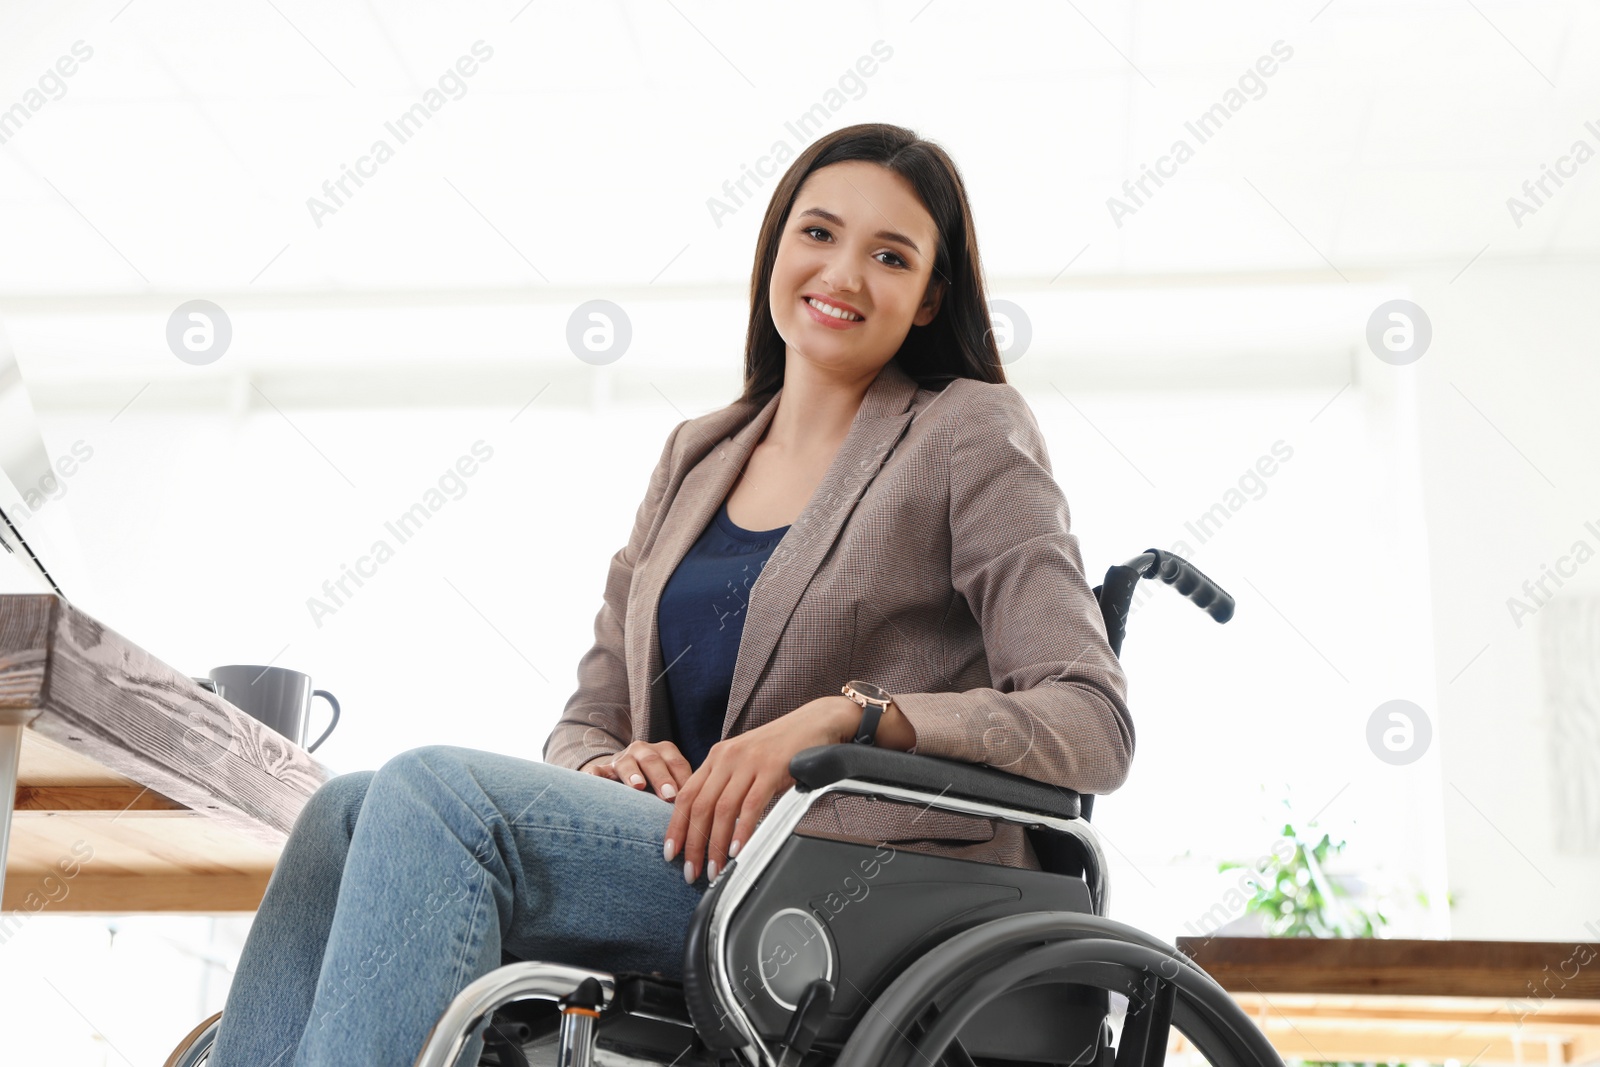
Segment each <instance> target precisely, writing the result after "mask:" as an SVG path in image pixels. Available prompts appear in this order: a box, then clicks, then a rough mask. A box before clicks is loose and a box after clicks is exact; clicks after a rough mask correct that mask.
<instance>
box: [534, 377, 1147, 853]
mask: <svg viewBox="0 0 1600 1067" xmlns="http://www.w3.org/2000/svg"><path fill="white" fill-rule="evenodd" d="M781 395H782V393H781V391H780V392H779V393H778V394H776V395H774V396H772V397H771V398H770V399H768V400H767V401H766V402H765V403H759V402H752V401H736V402H734V403H733V404H730V405H728V406H727V407H724V408H722V409H720V410H718V411H714V412H711V413H710V414H707V415H701V416H700V417H698V418H694V419H688V420H685V421H684V422H682V423H680V424H679V425H678V426H677V427H676V428H675V429H674V430H673V431H672V433H671V434H670V435H669V436H668V438H667V443H666V447H665V448H664V449H662V452H661V459H660V462H659V463H658V464H657V465H656V469H655V472H654V474H652V475H651V478H650V488H649V491H648V492H647V493H646V495H645V499H644V503H643V504H641V505H640V507H639V511H638V515H637V517H636V518H635V520H634V525H633V533H632V535H631V536H630V537H629V538H628V543H627V544H626V545H625V546H623V548H622V549H621V550H620V551H618V552H617V554H616V555H614V556H613V557H612V558H611V565H610V571H609V573H608V575H607V578H606V587H605V597H604V602H603V604H602V605H601V608H600V612H599V614H598V615H597V616H596V617H595V622H594V634H595V643H594V647H593V648H591V649H590V650H589V651H588V652H587V653H585V655H584V656H583V658H582V659H581V660H580V661H579V664H578V689H577V692H575V693H574V694H573V695H572V697H571V699H570V700H568V701H567V705H566V708H565V710H564V711H563V713H562V715H561V719H560V721H559V722H557V723H556V725H555V728H554V729H553V730H552V731H551V733H550V737H549V739H548V740H547V741H546V743H545V748H544V758H545V760H546V761H547V762H549V763H553V764H556V765H559V766H562V767H569V768H573V769H577V768H580V767H582V766H583V765H584V764H585V763H587V762H589V761H591V760H594V759H598V758H601V757H605V756H611V755H613V754H615V753H616V752H618V751H620V750H621V749H622V748H624V747H625V746H626V745H627V744H628V743H630V742H631V741H632V740H633V739H634V738H640V739H643V740H646V741H662V740H668V739H670V737H671V725H670V721H669V712H668V696H667V686H666V678H665V676H664V674H663V670H664V664H663V662H662V653H661V643H660V640H659V637H658V634H657V629H656V609H657V605H658V603H659V601H660V598H661V592H662V589H663V587H664V586H665V585H666V584H667V579H668V578H670V577H671V575H672V572H673V570H674V569H675V568H676V567H677V566H678V563H679V562H680V561H681V560H682V559H683V558H684V556H685V555H686V554H687V553H688V551H689V549H690V548H691V547H692V546H693V544H694V542H695V541H696V540H697V539H698V538H699V537H700V535H701V533H703V532H704V530H705V528H706V525H707V524H708V523H709V522H710V521H711V519H712V517H713V516H714V514H715V513H716V511H717V509H718V507H720V506H721V505H722V503H723V502H724V500H726V498H727V496H728V493H729V491H730V490H731V488H732V487H733V483H734V480H735V478H736V477H737V476H738V474H739V472H740V471H741V470H743V468H744V465H745V461H746V459H748V458H749V456H750V453H751V452H752V450H753V449H754V447H755V443H756V442H757V441H758V440H759V439H760V437H761V435H762V433H763V432H764V431H765V430H766V428H767V425H768V423H769V422H770V421H771V419H772V416H773V413H774V412H775V411H776V410H777V407H778V398H779V397H780V396H781ZM1069 521H1070V520H1069V516H1068V511H1067V501H1066V498H1065V497H1064V496H1063V495H1062V492H1061V489H1060V487H1059V486H1057V485H1056V482H1055V480H1054V478H1053V476H1052V473H1051V468H1050V460H1049V457H1048V456H1047V455H1046V453H1045V443H1044V438H1043V436H1042V435H1041V434H1040V432H1039V426H1038V423H1037V422H1036V421H1035V419H1034V417H1033V413H1032V411H1031V410H1030V409H1029V407H1028V405H1027V403H1026V401H1024V399H1023V397H1022V394H1020V393H1019V392H1017V390H1016V389H1015V388H1014V387H1013V386H1011V385H1009V384H994V383H989V382H980V381H977V380H974V379H969V378H958V379H956V380H954V381H952V382H950V383H949V384H948V385H947V386H946V387H945V388H944V389H943V390H942V391H935V390H932V389H925V388H920V387H918V385H917V383H916V381H915V380H913V379H912V378H911V377H910V376H909V375H907V374H906V373H905V371H904V370H902V369H901V367H900V365H899V364H898V362H896V361H895V360H890V361H889V362H888V363H887V364H885V365H884V367H883V369H882V370H881V371H880V372H879V374H878V376H877V377H876V378H875V379H874V380H873V382H872V384H871V385H870V386H869V387H868V389H867V391H866V394H865V395H864V396H863V398H862V401H861V406H860V408H859V409H858V410H857V412H856V415H855V419H854V421H853V422H852V423H851V425H850V432H849V434H848V435H847V436H846V437H845V440H844V443H843V444H842V445H841V446H840V447H839V451H838V453H837V454H836V455H835V456H834V458H833V462H832V464H831V465H830V466H829V468H828V471H827V473H826V475H824V477H823V479H822V483H821V485H820V486H819V487H818V488H817V490H816V493H815V495H813V496H812V498H811V500H810V501H809V502H808V503H807V504H806V507H805V510H804V511H802V512H801V513H800V517H799V518H798V519H796V520H795V522H794V523H793V525H792V526H791V527H790V528H789V531H788V532H787V533H786V534H785V535H784V537H783V539H782V540H781V541H780V542H779V543H778V545H777V546H776V548H774V550H773V552H772V555H771V557H770V558H769V559H768V561H767V563H766V566H765V567H764V569H763V570H762V571H761V572H760V575H759V577H758V578H757V580H756V582H755V583H754V584H753V585H752V586H751V587H750V589H749V592H748V598H749V599H748V601H747V602H746V606H745V621H744V634H743V637H742V639H741V643H740V645H739V652H738V658H737V663H736V666H735V668H734V672H733V683H732V691H731V692H730V693H729V695H728V708H727V712H726V715H725V717H724V719H723V725H722V737H724V738H726V737H728V736H730V735H733V734H738V733H742V732H744V731H746V730H749V729H753V728H754V727H757V726H760V725H762V724H764V723H767V722H770V721H772V720H773V719H776V718H778V717H779V716H781V715H785V714H787V713H788V712H790V711H793V710H794V709H795V708H798V707H799V706H800V705H802V704H804V703H806V702H807V701H810V700H813V699H815V698H817V697H820V696H826V695H829V694H837V693H838V692H839V687H840V686H841V685H843V684H844V683H845V682H847V681H849V680H850V679H852V678H862V679H865V680H867V681H871V682H875V683H877V684H878V685H881V686H883V687H884V688H885V689H887V690H888V691H889V693H890V694H891V695H893V697H894V700H895V703H896V705H897V706H898V707H899V708H900V709H901V711H902V712H903V713H904V714H905V716H906V718H907V719H908V720H910V722H911V724H912V725H913V726H914V727H915V728H916V733H917V740H916V746H915V747H914V748H913V750H912V751H914V752H917V753H922V754H926V755H931V756H941V757H945V758H948V759H957V760H964V761H967V762H970V763H984V764H988V765H990V766H992V767H998V768H1000V769H1002V770H1005V771H1007V772H1009V773H1011V774H1018V775H1022V776H1024V777H1027V778H1032V779H1036V780H1038V781H1041V782H1048V783H1051V784H1054V785H1058V786H1065V787H1068V788H1072V789H1076V790H1079V791H1080V792H1085V793H1096V794H1099V793H1109V792H1111V791H1112V790H1114V789H1116V788H1117V787H1118V786H1120V785H1121V784H1122V783H1123V781H1124V780H1125V779H1126V778H1127V775H1128V765H1129V762H1130V761H1131V760H1132V758H1133V748H1134V734H1133V722H1132V720H1131V718H1130V717H1129V714H1128V707H1127V701H1126V680H1125V678H1124V676H1123V673H1122V669H1121V667H1120V665H1119V664H1118V662H1117V658H1116V656H1115V655H1114V654H1113V653H1112V651H1111V648H1110V645H1109V644H1108V643H1107V641H1106V633H1105V626H1104V623H1103V622H1102V620H1101V617H1100V610H1099V607H1098V606H1097V605H1096V603H1095V601H1094V597H1093V595H1092V594H1091V592H1090V588H1089V583H1088V582H1087V581H1086V579H1085V577H1084V571H1083V563H1082V560H1081V558H1080V555H1079V550H1078V541H1077V538H1076V537H1074V536H1073V534H1072V533H1071V532H1069ZM774 802H776V798H775V799H774ZM771 810H772V806H771V805H770V804H769V805H768V806H767V808H766V809H765V810H764V811H763V813H762V818H763V819H765V818H766V815H767V814H768V813H770V811H771ZM797 829H798V830H800V831H803V832H805V833H807V834H812V835H815V836H823V837H833V838H837V839H843V840H856V841H861V842H863V843H874V842H879V841H887V842H889V843H891V844H894V845H895V847H900V848H908V849H910V850H912V851H919V852H928V853H932V854H936V855H948V856H956V857H959V858H965V859H975V860H981V861H984V862H989V863H1000V864H1004V865H1007V866H1013V867H1030V868H1033V869H1038V867H1039V862H1038V859H1037V857H1036V856H1035V855H1034V852H1033V849H1032V848H1031V847H1030V846H1029V844H1028V841H1027V838H1026V836H1025V834H1024V829H1023V827H1022V826H1020V825H1015V824H1008V823H1004V822H999V821H997V820H993V819H980V818H976V817H973V816H967V815H962V814H958V813H955V812H943V811H937V810H934V809H923V808H922V807H921V806H917V805H908V804H905V803H902V802H898V801H879V800H877V799H876V798H872V797H865V796H844V797H840V798H838V799H836V801H835V802H834V803H833V804H826V802H824V803H819V805H818V806H817V807H816V808H814V809H813V810H812V811H811V812H809V813H808V814H807V815H806V817H805V819H804V820H803V821H802V822H801V823H800V824H799V826H798V828H797Z"/></svg>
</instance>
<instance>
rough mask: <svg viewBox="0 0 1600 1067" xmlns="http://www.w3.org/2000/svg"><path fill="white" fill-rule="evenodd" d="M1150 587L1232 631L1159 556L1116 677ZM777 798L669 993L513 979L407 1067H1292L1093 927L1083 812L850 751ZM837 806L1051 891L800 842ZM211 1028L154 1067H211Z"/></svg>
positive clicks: (1170, 559) (1084, 801) (1219, 608)
mask: <svg viewBox="0 0 1600 1067" xmlns="http://www.w3.org/2000/svg"><path fill="white" fill-rule="evenodd" d="M1141 578H1159V579H1161V580H1162V581H1163V582H1165V583H1167V584H1169V585H1172V586H1173V587H1174V588H1176V589H1177V590H1178V591H1179V592H1181V593H1183V594H1184V595H1185V596H1187V597H1188V598H1189V599H1191V600H1192V601H1194V603H1195V604H1196V605H1197V606H1199V607H1201V608H1203V609H1204V610H1206V611H1207V612H1208V613H1209V614H1210V615H1211V616H1212V618H1214V619H1215V620H1216V621H1218V622H1227V621H1228V619H1230V618H1231V617H1232V614H1233V600H1232V598H1231V597H1230V596H1229V595H1228V594H1227V593H1226V592H1224V591H1223V590H1222V589H1221V588H1219V587H1218V586H1217V585H1216V584H1215V583H1214V582H1212V581H1211V580H1210V579H1209V578H1207V577H1206V576H1205V575H1204V574H1202V573H1201V572H1200V571H1199V569H1198V568H1196V567H1194V566H1193V565H1192V564H1190V563H1189V562H1188V561H1186V560H1184V559H1182V558H1181V557H1178V556H1175V555H1173V554H1171V553H1168V552H1162V551H1159V550H1156V549H1150V550H1148V551H1146V552H1144V553H1142V554H1140V555H1139V556H1137V557H1135V558H1134V559H1132V560H1130V561H1129V562H1128V563H1126V564H1122V565H1120V566H1113V567H1111V568H1110V569H1109V570H1108V571H1107V572H1106V578H1105V581H1104V582H1103V583H1102V584H1101V585H1099V586H1096V587H1095V589H1094V594H1095V597H1096V600H1097V602H1098V604H1099V606H1100V610H1101V613H1102V616H1103V618H1104V620H1105V623H1106V633H1107V636H1108V638H1109V640H1110V644H1111V648H1112V651H1113V652H1114V653H1116V654H1117V655H1119V656H1120V655H1121V649H1122V639H1123V636H1124V633H1125V630H1126V623H1127V616H1128V612H1129V609H1130V607H1131V605H1132V600H1133V591H1134V587H1135V586H1136V584H1137V583H1138V581H1139V580H1140V579H1141ZM790 774H791V775H792V777H793V778H794V779H795V783H796V785H795V787H794V788H793V789H791V790H789V791H788V792H787V793H786V794H784V796H783V797H781V798H780V799H779V801H778V803H777V804H776V805H774V807H773V809H772V811H771V812H770V813H769V814H768V816H767V818H766V820H765V821H764V822H763V823H762V825H760V826H758V827H757V828H756V831H755V833H754V834H752V835H751V837H750V840H749V841H748V842H747V843H746V845H745V847H744V849H743V850H742V851H741V852H740V854H739V856H738V857H737V859H735V860H732V861H730V862H729V863H728V865H727V868H726V869H725V870H724V871H723V872H722V874H721V876H720V877H719V878H718V879H717V881H716V883H715V884H713V885H712V886H711V887H710V888H709V889H707V890H706V892H705V894H704V895H703V896H702V898H701V900H700V903H699V904H698V905H697V907H696V909H695V912H694V914H693V917H692V919H691V922H690V925H689V929H688V931H687V933H686V936H685V940H684V946H683V977H682V980H681V981H676V980H671V979H663V978H661V977H660V976H659V975H652V974H639V973H630V972H618V973H611V972H606V971H600V970H592V969H588V968H584V967H575V966H569V965H567V964H562V963H552V962H539V961H520V960H513V959H511V958H510V957H507V962H506V963H505V965H504V966H502V967H500V968H499V969H497V970H495V971H492V972H490V973H489V974H487V975H484V976H483V977H482V978H479V979H478V980H477V981H475V982H473V983H471V984H470V985H468V986H467V987H466V988H465V989H463V990H462V991H461V992H460V993H459V994H458V995H457V996H456V998H455V999H454V1000H453V1001H452V1002H451V1004H450V1005H449V1007H448V1008H447V1009H446V1010H445V1012H444V1014H443V1015H442V1016H441V1017H440V1019H439V1020H438V1021H437V1022H436V1023H435V1024H434V1027H433V1030H432V1031H431V1033H430V1034H429V1036H428V1039H427V1041H426V1042H425V1043H424V1046H423V1048H422V1050H421V1052H420V1054H419V1055H418V1057H417V1060H416V1067H455V1065H456V1064H457V1062H458V1061H459V1060H460V1058H461V1057H462V1055H463V1054H464V1051H465V1049H466V1047H467V1045H468V1043H469V1042H470V1041H471V1040H472V1038H473V1037H474V1036H475V1035H478V1036H481V1037H482V1038H483V1041H484V1044H483V1052H482V1054H481V1056H480V1058H479V1059H478V1061H477V1062H478V1064H479V1065H480V1067H490V1065H494V1067H529V1065H532V1064H555V1065H557V1067H591V1065H607V1064H616V1065H655V1067H725V1065H745V1067H880V1065H883V1067H913V1065H914V1067H979V1065H986V1067H987V1065H1001V1064H1005V1065H1013V1067H1030V1065H1032V1067H1045V1065H1050V1067H1066V1065H1072V1067H1159V1065H1161V1064H1162V1063H1164V1062H1165V1059H1166V1056H1167V1050H1168V1041H1169V1032H1170V1031H1171V1030H1172V1029H1176V1030H1177V1031H1178V1032H1179V1033H1181V1034H1182V1035H1183V1036H1184V1037H1185V1038H1187V1040H1188V1042H1189V1044H1190V1045H1192V1046H1193V1049H1194V1050H1195V1051H1196V1052H1198V1054H1199V1055H1200V1056H1202V1057H1203V1058H1204V1059H1205V1060H1207V1061H1208V1062H1209V1063H1210V1064H1211V1065H1212V1067H1283V1061H1282V1060H1281V1059H1280V1058H1279V1056H1278V1054H1277V1052H1276V1051H1275V1050H1274V1049H1273V1047H1272V1046H1271V1044H1270V1043H1268V1041H1267V1039H1266V1037H1265V1036H1264V1035H1263V1034H1262V1033H1261V1031H1260V1030H1259V1029H1257V1027H1256V1026H1255V1024H1254V1023H1253V1022H1252V1021H1251V1020H1250V1018H1249V1016H1248V1015H1246V1014H1245V1012H1244V1011H1243V1010H1242V1009H1241V1008H1240V1007H1239V1006H1238V1005H1237V1004H1235V1002H1234V1001H1233V1000H1232V998H1231V997H1229V996H1228V994H1227V993H1226V992H1225V991H1224V990H1223V989H1222V987H1221V986H1219V985H1217V983H1216V982H1215V981H1213V980H1212V979H1211V977H1210V976H1209V975H1207V974H1206V973H1205V971H1204V970H1202V969H1201V968H1200V967H1199V965H1197V964H1196V963H1194V962H1193V961H1192V960H1190V959H1189V957H1187V956H1185V955H1183V954H1182V953H1180V952H1178V951H1177V950H1176V949H1175V948H1174V947H1172V946H1171V945H1168V944H1166V943H1165V942H1163V941H1161V940H1159V939H1157V938H1155V937H1152V936H1151V935H1149V934H1145V933H1142V932H1141V931H1139V930H1136V929H1134V928H1133V927H1130V926H1127V925H1125V924H1123V923H1119V922H1116V921H1114V920H1112V919H1109V918H1107V917H1106V901H1107V882H1106V864H1105V858H1104V854H1103V852H1102V850H1101V847H1100V844H1099V842H1098V840H1097V839H1096V836H1095V834H1094V832H1093V830H1092V829H1091V828H1090V825H1089V816H1090V813H1091V811H1092V808H1093V801H1094V798H1093V797H1092V796H1089V795H1080V794H1078V793H1076V792H1074V791H1072V790H1068V789H1061V788H1057V787H1054V786H1051V785H1048V784H1046V783H1042V782H1038V781H1033V780H1031V779H1027V778H1023V777H1020V776H1017V775H1012V774H1008V773H1006V772H1004V771H1001V770H997V769H994V768H991V767H984V766H981V765H977V764H970V763H964V762H960V761H954V760H946V759H940V758H937V757H932V756H919V755H911V754H908V753H904V752H896V751H892V750H888V749H879V748H873V747H869V746H862V745H824V746H819V747H816V748H810V749H807V750H805V751H803V752H801V753H799V754H798V755H796V756H795V757H794V759H793V760H792V761H791V763H790ZM830 792H846V793H860V794H867V795H871V796H875V797H878V798H881V799H888V800H895V801H904V802H907V803H915V804H922V805H926V806H929V807H933V808H937V809H940V810H947V811H955V812H961V813H966V814H969V815H977V816H983V817H987V818H994V819H1000V820H1004V821H1007V822H1014V823H1021V824H1023V825H1024V826H1025V827H1026V834H1027V837H1028V840H1029V843H1030V844H1031V845H1032V846H1033V848H1034V851H1035V853H1036V855H1037V856H1038V857H1039V862H1040V865H1041V867H1042V868H1043V869H1042V870H1037V871H1035V870H1028V869H1023V868H1013V867H1005V866H999V865H995V864H989V863H980V862H973V861H969V860H964V859H957V858H950V857H944V856H933V855H929V854H926V853H918V852H912V851H908V850H896V849H891V848H889V847H888V846H887V845H879V846H877V847H876V848H874V847H872V846H868V845H863V844H857V843H853V842H848V841H840V840H835V839H831V838H821V837H812V836H806V835H800V834H795V833H794V832H793V831H794V828H795V826H796V824H797V823H799V821H800V820H801V818H802V816H804V815H805V813H806V812H807V811H808V810H809V809H810V807H811V805H812V804H815V803H816V802H817V801H818V800H819V799H821V798H822V797H823V796H824V795H826V794H828V793H830ZM1113 1004H1115V1005H1116V1008H1117V1009H1119V1010H1116V1011H1114V1010H1113ZM1119 1017H1120V1027H1118V1026H1116V1025H1114V1021H1115V1020H1117V1019H1118V1018H1119ZM220 1018H221V1013H220V1012H219V1013H218V1014H217V1015H214V1016H212V1017H211V1018H210V1019H207V1020H206V1021H205V1022H204V1023H202V1024H200V1026H198V1027H196V1028H195V1030H194V1031H192V1032H191V1033H190V1034H189V1035H188V1036H187V1037H185V1038H184V1040H183V1042H182V1043H180V1045H179V1046H178V1048H177V1049H175V1050H174V1051H173V1053H172V1055H171V1057H169V1059H168V1060H167V1064H166V1067H195V1065H197V1064H200V1063H203V1062H205V1060H206V1056H207V1054H208V1052H209V1049H210V1045H211V1042H212V1041H213V1040H214V1038H215V1036H216V1031H217V1026H218V1025H219V1022H220Z"/></svg>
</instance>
